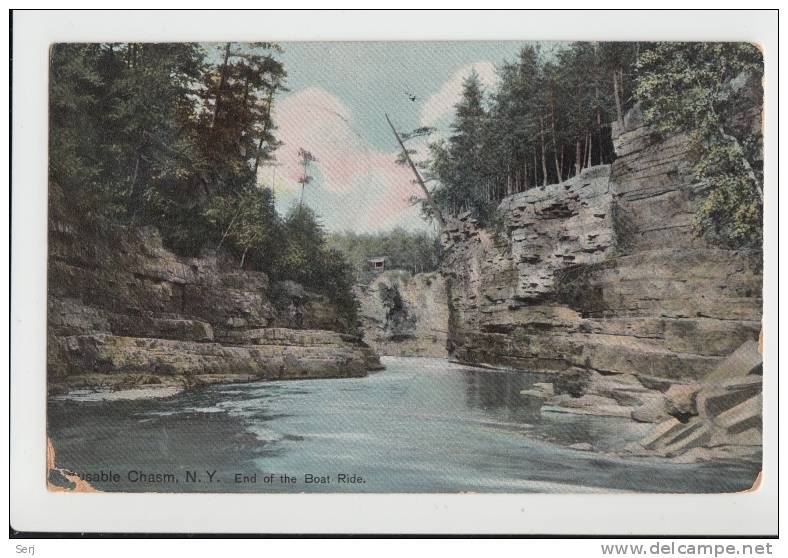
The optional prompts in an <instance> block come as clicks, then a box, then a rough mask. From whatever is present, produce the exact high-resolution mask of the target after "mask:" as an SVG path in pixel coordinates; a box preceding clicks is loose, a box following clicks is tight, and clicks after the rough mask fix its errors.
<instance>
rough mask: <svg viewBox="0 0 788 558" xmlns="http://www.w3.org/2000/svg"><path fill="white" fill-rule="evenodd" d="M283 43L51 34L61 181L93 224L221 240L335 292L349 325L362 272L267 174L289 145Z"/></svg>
mask: <svg viewBox="0 0 788 558" xmlns="http://www.w3.org/2000/svg"><path fill="white" fill-rule="evenodd" d="M210 48H215V52H214V53H213V54H212V53H211V52H210V51H209V49H210ZM280 53H281V49H280V47H279V46H278V45H276V44H272V43H223V44H220V45H216V46H215V47H203V46H201V45H197V44H194V43H172V44H168V43H155V44H153V43H94V44H65V43H64V44H57V45H54V46H53V47H52V51H51V64H50V77H51V79H50V135H49V141H50V164H49V177H50V181H51V182H52V183H53V184H56V185H57V186H58V187H59V188H60V189H61V190H62V191H63V193H64V200H65V201H64V203H66V204H68V206H69V208H70V210H71V212H72V214H76V215H80V216H81V217H82V224H83V226H85V227H93V228H96V229H101V228H103V227H118V226H121V227H123V226H136V225H154V226H156V227H157V228H158V229H159V230H160V231H161V233H162V236H163V238H164V241H165V243H166V244H167V245H168V246H169V247H170V248H172V249H174V250H175V251H176V252H179V253H181V254H185V255H197V254H199V253H200V252H201V251H203V250H204V249H216V248H221V249H222V250H224V251H226V252H228V253H229V254H231V255H232V256H233V257H234V258H235V259H236V261H237V262H238V265H239V267H242V268H246V269H257V270H262V271H265V272H267V273H268V274H269V275H270V276H271V277H272V278H273V279H275V280H276V279H294V280H298V281H301V282H303V283H304V284H305V285H306V286H307V287H310V288H313V289H315V290H318V291H320V292H324V293H325V294H328V295H331V296H332V299H334V300H335V301H337V303H338V305H339V306H340V313H343V315H344V317H345V318H346V323H347V324H348V328H349V329H352V328H354V327H355V307H354V305H353V301H352V297H351V294H350V287H351V282H350V278H351V275H352V274H351V273H350V268H349V266H348V264H347V262H346V261H345V260H344V258H343V257H342V256H341V254H336V253H334V252H332V251H331V250H329V248H328V247H327V246H326V243H325V233H324V231H323V229H322V226H321V225H320V222H319V217H318V216H317V215H316V214H315V213H314V212H312V211H311V210H309V209H308V208H299V210H298V211H294V212H291V213H290V214H288V215H286V216H281V215H279V214H278V213H277V212H276V210H275V207H274V198H273V192H272V190H271V189H270V188H268V187H267V186H266V185H264V184H259V183H258V179H257V176H258V170H259V167H260V166H261V165H264V164H265V163H266V162H268V161H270V160H272V159H273V158H274V156H275V152H276V149H277V148H278V147H279V146H280V144H281V142H280V141H279V140H278V138H277V137H276V125H275V123H274V122H273V119H272V106H273V104H274V103H275V102H276V98H277V95H278V94H279V93H280V92H282V91H284V90H285V82H286V77H287V74H286V72H285V68H284V66H283V64H282V62H281V61H280V60H279V54H280Z"/></svg>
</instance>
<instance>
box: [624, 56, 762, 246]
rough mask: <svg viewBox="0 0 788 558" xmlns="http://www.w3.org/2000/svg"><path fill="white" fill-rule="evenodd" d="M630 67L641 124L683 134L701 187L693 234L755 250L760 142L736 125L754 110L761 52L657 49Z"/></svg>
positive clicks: (750, 129) (751, 130) (755, 131)
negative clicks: (633, 69)
mask: <svg viewBox="0 0 788 558" xmlns="http://www.w3.org/2000/svg"><path fill="white" fill-rule="evenodd" d="M637 67H638V71H639V74H640V75H639V80H638V83H637V87H636V95H637V97H638V99H640V100H641V101H642V102H643V106H644V116H645V119H646V121H647V122H648V123H650V124H652V125H654V126H656V127H657V129H658V130H660V131H661V132H662V133H665V134H674V133H679V132H685V133H687V134H688V135H689V139H690V146H691V154H692V157H693V168H692V171H693V174H694V178H695V180H696V181H697V182H699V183H700V184H702V185H703V186H704V187H705V197H704V199H703V201H702V203H701V204H700V206H699V209H698V212H697V215H696V223H697V225H698V228H699V230H700V232H702V233H704V234H705V235H706V236H708V237H710V238H711V239H713V240H716V241H718V242H720V243H723V244H726V245H730V246H735V247H743V246H756V247H757V246H760V245H761V243H762V239H763V232H762V229H763V223H762V213H763V199H762V198H763V193H762V192H763V186H762V184H763V173H762V163H761V160H762V156H761V150H762V141H763V138H762V134H761V130H760V127H757V126H755V127H754V126H751V125H747V122H745V123H744V125H742V124H741V123H740V122H738V121H740V120H741V115H742V114H744V115H745V117H744V118H745V120H746V118H747V117H746V114H747V113H748V108H749V109H752V108H753V106H755V110H758V105H759V103H758V102H757V101H756V102H755V103H753V99H760V98H761V94H760V93H761V85H760V84H761V80H762V77H763V61H762V57H761V53H760V52H759V51H758V49H757V48H756V47H755V46H753V45H751V44H747V43H658V44H657V45H655V46H654V47H653V48H652V49H650V50H649V51H647V52H645V53H643V55H642V56H641V57H640V59H639V60H638V63H637ZM753 88H754V89H755V91H754V93H755V94H753ZM749 112H751V110H750V111H749Z"/></svg>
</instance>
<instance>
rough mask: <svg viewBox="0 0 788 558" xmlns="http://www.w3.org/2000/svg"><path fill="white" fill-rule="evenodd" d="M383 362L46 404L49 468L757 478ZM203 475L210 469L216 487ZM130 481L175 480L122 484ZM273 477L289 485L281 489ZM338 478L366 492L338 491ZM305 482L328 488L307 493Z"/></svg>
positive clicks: (653, 483)
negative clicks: (644, 455) (639, 452)
mask: <svg viewBox="0 0 788 558" xmlns="http://www.w3.org/2000/svg"><path fill="white" fill-rule="evenodd" d="M384 364H385V365H386V370H385V371H383V372H380V373H376V374H373V375H370V376H369V377H367V378H357V379H340V380H303V381H289V382H256V383H251V384H231V385H215V386H209V387H206V388H202V389H198V390H193V391H189V392H185V393H181V394H178V395H175V396H173V397H169V398H166V399H155V400H138V401H111V402H110V401H77V400H74V399H73V398H72V399H67V398H53V399H52V400H50V402H49V434H50V437H51V438H52V442H53V444H54V446H55V449H56V452H57V460H58V465H59V466H61V467H64V468H66V469H70V470H71V471H75V472H78V473H83V472H87V473H99V472H101V471H105V472H110V471H111V472H113V473H117V474H118V476H119V477H120V480H119V481H115V482H101V481H96V482H92V484H94V485H95V486H96V487H97V488H99V489H100V490H122V491H146V492H208V491H214V492H464V491H470V492H580V491H583V492H587V491H603V492H604V491H612V490H616V491H619V490H623V491H647V492H722V491H724V492H729V491H737V490H743V489H746V488H749V487H750V486H751V485H752V483H753V480H754V478H755V476H756V474H757V471H758V469H759V466H758V464H757V463H752V462H745V461H742V462H729V463H715V464H702V465H687V464H675V463H666V462H664V461H660V460H656V459H635V458H632V459H622V458H618V457H612V456H609V455H605V454H604V453H599V452H596V453H595V452H584V451H577V450H572V449H568V448H567V447H566V446H567V445H569V444H571V443H573V442H590V443H591V444H592V445H593V446H594V447H595V448H597V449H599V450H601V452H605V451H609V450H614V449H615V448H618V447H621V446H623V445H625V444H626V443H628V442H630V441H633V440H637V439H638V438H640V437H642V436H643V434H644V433H645V432H647V431H648V430H649V428H650V425H639V424H636V423H633V422H632V421H629V420H625V419H615V418H599V417H588V416H581V415H568V414H558V413H547V412H546V413H540V412H539V410H538V409H535V408H534V407H532V406H529V405H528V404H527V401H525V400H524V399H523V398H522V397H520V395H519V392H520V390H521V389H526V388H528V387H530V386H531V385H532V384H533V382H535V381H543V380H544V378H540V377H538V376H537V375H533V374H523V373H512V372H499V371H490V370H482V369H478V368H472V367H466V366H459V365H456V364H452V363H449V362H447V361H445V360H440V359H415V358H384ZM188 471H194V472H195V475H196V476H197V477H198V478H199V482H195V480H194V477H187V472H188ZM206 471H216V474H215V476H214V478H213V482H209V478H208V476H207V474H206ZM130 472H132V474H131V477H132V478H134V479H137V477H139V476H140V475H139V474H135V472H140V473H143V474H144V475H151V474H154V475H155V474H156V473H161V474H167V475H172V477H167V478H169V479H170V480H166V479H165V480H164V481H157V480H154V481H152V482H146V481H139V480H135V481H134V482H132V480H129V473H130ZM282 474H286V475H288V476H290V477H293V478H295V479H296V482H294V483H288V484H282V483H281V482H280V480H281V479H280V475H282ZM339 474H345V475H347V477H348V478H350V477H351V476H352V475H355V477H356V479H363V482H359V483H352V484H351V483H338V482H337V475H339ZM236 475H239V479H240V480H241V481H243V480H247V481H252V480H254V481H255V482H236ZM270 475H273V480H272V482H270V483H266V482H265V479H266V478H269V479H270V478H271V477H270ZM306 475H313V477H314V478H315V479H318V478H320V477H321V476H327V477H328V478H329V480H330V483H328V484H326V483H306V482H305V480H306ZM173 477H174V478H175V479H177V482H172V478H173ZM189 481H191V482H189Z"/></svg>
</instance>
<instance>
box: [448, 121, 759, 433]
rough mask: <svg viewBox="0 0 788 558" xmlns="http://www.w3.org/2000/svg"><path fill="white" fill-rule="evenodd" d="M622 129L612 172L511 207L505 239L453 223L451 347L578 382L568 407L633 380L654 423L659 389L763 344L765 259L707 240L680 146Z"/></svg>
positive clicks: (594, 171)
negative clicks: (699, 229) (750, 344)
mask: <svg viewBox="0 0 788 558" xmlns="http://www.w3.org/2000/svg"><path fill="white" fill-rule="evenodd" d="M627 122H628V123H629V125H628V126H625V128H624V129H623V130H619V129H616V130H615V133H614V138H613V139H614V145H615V149H616V154H617V159H616V161H615V162H614V163H613V164H612V165H600V166H597V167H593V168H591V169H587V170H586V171H584V172H583V173H581V175H580V176H578V177H573V178H571V179H569V180H567V181H565V182H562V183H561V184H553V185H550V186H547V187H544V188H535V189H532V190H528V191H526V192H522V193H519V194H515V195H513V196H510V197H508V198H506V199H504V200H503V202H502V203H501V204H500V207H499V213H500V216H501V217H502V221H503V226H502V230H498V231H495V232H492V231H488V230H485V229H482V228H481V227H479V226H478V224H477V223H476V222H474V221H473V219H471V218H470V217H468V216H461V217H460V218H459V219H454V220H451V221H449V223H448V225H447V229H446V233H445V235H444V238H443V241H444V254H445V257H444V261H443V267H442V272H443V274H444V276H445V278H446V282H447V289H448V293H449V311H450V317H449V341H448V343H449V347H450V349H451V352H450V356H451V358H453V359H454V360H457V361H460V362H465V363H471V364H489V365H494V366H507V367H514V368H519V369H524V370H531V371H535V372H552V373H559V374H561V375H562V376H566V377H567V378H575V379H576V381H575V384H577V385H578V386H580V387H579V388H578V390H579V393H573V394H568V395H566V399H567V401H568V403H567V404H568V405H575V406H583V405H582V404H583V402H582V401H581V402H577V401H572V400H575V399H577V398H578V396H582V395H580V394H585V395H586V396H596V395H600V394H603V395H604V392H606V391H609V392H610V393H609V394H608V395H607V396H605V397H608V400H607V401H606V402H604V403H605V405H607V404H608V403H611V400H610V398H611V397H612V396H613V394H618V395H620V394H621V393H622V389H623V388H622V389H613V390H611V389H608V388H609V387H610V385H611V384H623V385H630V387H629V388H627V389H628V390H630V391H632V394H633V397H632V398H631V399H630V400H629V401H628V402H623V404H624V405H625V406H634V407H641V406H644V405H651V406H652V407H653V412H652V411H648V409H647V408H644V409H641V411H640V419H642V420H647V421H649V422H653V421H657V420H661V419H663V418H665V416H666V415H665V413H664V411H662V410H661V409H662V408H663V407H664V405H663V402H662V401H659V400H655V399H654V397H653V394H654V391H660V390H661V391H664V390H667V389H668V388H669V387H670V386H671V385H672V384H689V383H693V382H696V381H698V380H700V379H702V378H703V377H704V376H705V375H706V374H707V373H709V372H711V371H712V370H714V369H715V368H716V367H717V366H718V365H719V364H720V362H721V361H722V360H723V359H724V358H725V357H726V356H727V355H729V354H730V353H732V352H733V351H734V350H736V349H737V348H738V347H739V346H740V345H742V343H745V342H746V341H748V340H753V339H757V337H758V332H759V331H760V320H761V311H762V298H761V296H762V294H761V293H762V276H761V271H760V269H761V262H760V257H761V256H760V254H752V253H746V252H742V251H735V250H726V249H722V248H719V247H714V246H711V245H708V244H706V243H705V241H704V240H703V239H702V238H699V237H698V236H697V235H696V234H695V232H694V230H693V215H694V213H695V209H696V204H697V203H698V199H699V197H698V196H697V193H698V186H697V185H696V184H693V183H692V181H691V179H690V178H689V175H688V172H687V164H688V163H687V160H688V158H687V152H686V151H687V143H686V138H685V137H683V136H674V137H669V138H666V139H665V138H660V137H659V136H657V135H656V134H654V133H653V132H652V131H651V130H650V129H649V128H647V127H643V126H642V125H640V124H639V121H638V119H628V120H627ZM633 382H634V384H633ZM619 387H620V386H619ZM644 387H645V388H647V389H646V390H645V391H646V392H649V393H650V395H649V394H644V393H639V392H641V391H644V390H643V389H642V388H644ZM578 390H576V391H578ZM624 391H626V390H624ZM660 397H662V395H661V393H660ZM619 399H621V397H619ZM586 403H588V405H586V406H585V407H586V408H587V409H593V408H594V406H596V407H597V408H598V407H600V406H601V405H602V404H601V403H600V402H599V401H597V402H596V403H594V402H591V401H589V402H586ZM612 404H619V405H620V404H622V402H621V401H618V402H616V401H612V403H611V405H612ZM617 412H618V411H617ZM621 412H622V413H623V412H625V411H621Z"/></svg>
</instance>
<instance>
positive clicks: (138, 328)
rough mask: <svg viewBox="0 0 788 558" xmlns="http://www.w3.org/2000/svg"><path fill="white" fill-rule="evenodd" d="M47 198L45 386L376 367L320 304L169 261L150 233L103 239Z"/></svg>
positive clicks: (278, 287)
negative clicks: (46, 360)
mask: <svg viewBox="0 0 788 558" xmlns="http://www.w3.org/2000/svg"><path fill="white" fill-rule="evenodd" d="M53 190H55V191H54V192H53V195H52V202H51V207H50V215H51V217H50V222H51V223H50V234H49V275H48V282H49V290H48V301H47V302H48V305H47V307H48V334H49V336H48V344H47V345H48V351H47V352H48V375H49V382H50V384H51V385H55V384H58V385H59V387H58V388H57V389H61V390H62V389H64V385H96V384H101V385H107V386H123V385H134V384H135V383H136V384H139V383H150V384H153V383H173V382H175V383H178V382H180V383H185V384H191V383H200V382H210V381H222V380H227V379H253V378H261V377H262V378H301V377H310V378H315V377H342V376H362V375H365V374H366V373H367V370H368V369H372V368H378V367H379V366H380V364H379V361H378V358H377V355H375V354H374V353H373V351H372V350H371V349H370V348H369V347H368V346H366V345H365V344H364V343H363V342H361V341H360V340H359V339H358V338H356V337H354V336H352V335H347V334H344V333H341V332H344V331H346V330H348V327H347V326H346V324H343V323H342V322H341V321H340V320H339V318H338V317H337V312H336V309H335V307H334V306H333V305H332V304H331V303H330V301H328V300H327V299H326V298H325V297H322V296H320V295H317V294H315V293H310V292H308V291H306V290H305V289H304V288H303V287H301V286H300V285H297V284H295V283H292V282H284V283H281V284H276V283H275V284H271V282H270V281H269V279H268V276H267V275H266V274H265V273H261V272H254V271H240V270H238V269H237V265H236V263H235V262H231V261H226V260H224V259H222V256H221V255H219V256H217V255H216V254H210V255H206V256H203V257H200V258H184V257H179V256H176V255H175V254H173V253H171V252H170V251H168V250H167V249H165V248H164V247H163V246H162V243H161V238H160V237H159V234H158V232H157V231H156V230H155V229H152V228H142V229H131V230H123V231H118V232H117V233H114V234H112V235H110V237H104V238H98V237H96V235H94V234H91V233H89V232H87V231H82V230H80V228H79V226H78V222H77V221H76V220H74V219H73V218H69V216H64V215H63V214H62V213H61V212H60V211H59V207H58V204H57V196H58V192H57V191H56V189H53Z"/></svg>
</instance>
